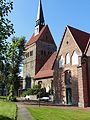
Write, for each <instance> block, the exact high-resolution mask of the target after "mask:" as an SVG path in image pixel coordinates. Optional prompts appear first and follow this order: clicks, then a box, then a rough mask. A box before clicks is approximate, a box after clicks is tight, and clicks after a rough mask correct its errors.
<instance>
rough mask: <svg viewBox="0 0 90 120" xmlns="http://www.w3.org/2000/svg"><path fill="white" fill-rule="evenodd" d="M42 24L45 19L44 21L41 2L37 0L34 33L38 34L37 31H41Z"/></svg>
mask: <svg viewBox="0 0 90 120" xmlns="http://www.w3.org/2000/svg"><path fill="white" fill-rule="evenodd" d="M44 25H45V21H44V15H43V9H42V3H41V0H39V5H38V12H37V19H36V25H35V35H37V34H39V32H40V31H41V29H42V27H43V26H44Z"/></svg>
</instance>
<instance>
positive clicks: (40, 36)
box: [23, 0, 57, 91]
mask: <svg viewBox="0 0 90 120" xmlns="http://www.w3.org/2000/svg"><path fill="white" fill-rule="evenodd" d="M56 51H57V47H56V44H55V42H54V39H53V37H52V34H51V32H50V30H49V27H48V25H45V20H44V15H43V9H42V3H41V0H39V5H38V12H37V19H36V25H35V32H34V33H33V35H32V37H31V38H30V40H29V41H28V42H27V44H26V50H25V58H24V67H23V78H24V84H23V85H24V86H23V88H30V87H33V85H34V84H41V85H42V87H45V88H46V91H49V89H50V88H51V86H52V83H53V82H52V81H53V69H52V66H53V63H54V61H55V57H56Z"/></svg>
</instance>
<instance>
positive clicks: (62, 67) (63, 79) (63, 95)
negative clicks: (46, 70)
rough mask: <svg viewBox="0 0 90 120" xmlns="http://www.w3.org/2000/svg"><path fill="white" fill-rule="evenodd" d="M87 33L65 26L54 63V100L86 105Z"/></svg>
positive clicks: (89, 73)
mask: <svg viewBox="0 0 90 120" xmlns="http://www.w3.org/2000/svg"><path fill="white" fill-rule="evenodd" d="M89 38H90V34H89V33H86V32H84V31H81V30H78V29H76V28H73V27H70V26H67V27H66V29H65V32H64V35H63V38H62V40H61V44H60V47H59V50H58V53H57V57H56V61H55V64H54V90H55V102H56V103H57V104H61V105H77V106H80V107H88V106H90V39H89Z"/></svg>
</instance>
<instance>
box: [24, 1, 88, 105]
mask: <svg viewBox="0 0 90 120" xmlns="http://www.w3.org/2000/svg"><path fill="white" fill-rule="evenodd" d="M89 38H90V34H89V33H86V32H83V31H81V30H78V29H76V28H73V27H70V26H67V27H66V29H65V32H64V35H63V37H62V40H61V43H60V46H59V49H58V52H57V47H56V44H55V41H54V39H53V37H52V34H51V32H50V30H49V27H48V25H45V21H44V15H43V9H42V3H41V0H39V5H38V12H37V19H36V25H35V32H34V33H33V35H32V37H31V38H30V40H29V41H28V42H27V44H26V50H25V58H24V65H23V78H24V82H23V88H30V87H32V86H33V85H34V84H41V86H42V87H45V88H46V92H48V91H49V90H50V89H51V88H53V91H54V99H55V103H56V104H60V105H76V106H80V107H87V106H90V74H89V73H90V40H89Z"/></svg>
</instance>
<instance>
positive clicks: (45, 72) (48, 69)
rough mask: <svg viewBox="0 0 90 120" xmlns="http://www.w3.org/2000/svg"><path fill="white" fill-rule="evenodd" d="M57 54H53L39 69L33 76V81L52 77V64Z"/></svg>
mask: <svg viewBox="0 0 90 120" xmlns="http://www.w3.org/2000/svg"><path fill="white" fill-rule="evenodd" d="M56 54H57V52H54V53H53V54H52V55H51V56H50V58H49V59H48V60H47V62H46V63H45V64H44V66H43V67H42V68H41V69H40V71H39V72H38V73H37V74H36V75H35V77H34V79H41V78H47V77H52V76H53V69H52V67H53V64H54V61H55V58H56Z"/></svg>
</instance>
